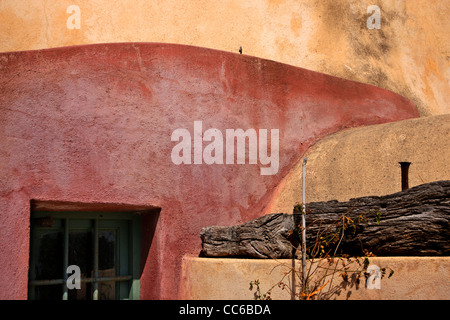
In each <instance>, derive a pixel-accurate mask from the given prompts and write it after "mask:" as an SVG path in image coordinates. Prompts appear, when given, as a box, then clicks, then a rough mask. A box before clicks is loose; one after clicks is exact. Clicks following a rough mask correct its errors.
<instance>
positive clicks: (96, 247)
mask: <svg viewBox="0 0 450 320" xmlns="http://www.w3.org/2000/svg"><path fill="white" fill-rule="evenodd" d="M94 278H98V219H94ZM93 289H94V291H93V293H92V300H98V282H96V281H94V288H93Z"/></svg>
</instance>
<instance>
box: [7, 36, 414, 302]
mask: <svg viewBox="0 0 450 320" xmlns="http://www.w3.org/2000/svg"><path fill="white" fill-rule="evenodd" d="M0 94H1V96H0V170H1V172H0V177H1V180H0V298H8V299H15V298H19V299H25V298H26V297H27V280H28V257H29V248H28V246H29V217H30V199H41V200H58V201H73V202H83V203H92V202H101V203H125V204H139V205H152V206H159V207H161V208H162V210H161V213H160V218H159V220H158V224H157V227H156V232H155V236H154V238H153V240H152V241H151V246H150V249H149V252H148V254H147V253H145V254H144V255H143V256H145V257H146V261H143V273H142V277H141V298H142V299H170V298H176V297H177V288H178V282H179V281H180V274H179V273H180V264H181V258H182V255H183V254H194V255H197V254H198V253H199V251H200V249H201V242H200V237H199V232H200V230H201V228H202V227H204V226H209V225H233V224H237V223H241V222H243V221H246V220H249V219H252V218H254V217H257V216H259V215H261V214H262V212H263V210H264V207H265V205H266V204H267V202H268V200H269V199H270V197H271V195H272V192H273V191H274V188H275V187H276V186H277V184H278V183H279V182H280V181H281V180H282V179H283V177H284V175H285V174H286V173H287V172H288V171H289V169H290V168H291V167H292V166H293V164H294V163H295V162H296V161H298V160H299V159H300V158H301V157H302V154H303V153H304V151H305V150H306V149H307V148H308V146H310V145H311V144H312V143H314V142H315V141H317V140H318V139H319V138H321V137H323V136H325V135H327V134H330V133H332V132H335V131H338V130H340V129H343V128H345V127H354V126H361V125H368V124H376V123H383V122H389V121H396V120H402V119H407V118H412V117H417V116H418V113H417V110H416V107H415V106H414V105H413V104H412V103H411V102H410V101H408V100H407V99H405V98H403V97H401V96H399V95H397V94H394V93H392V92H390V91H386V90H383V89H380V88H376V87H373V86H369V85H365V84H361V83H356V82H352V81H347V80H343V79H339V78H336V77H332V76H328V75H324V74H320V73H316V72H313V71H308V70H305V69H301V68H296V67H292V66H289V65H284V64H280V63H277V62H273V61H268V60H262V59H258V58H254V57H249V56H245V55H239V54H232V53H226V52H220V51H215V50H209V49H204V48H197V47H189V46H182V45H171V44H147V43H145V44H143V43H122V44H101V45H89V46H76V47H65V48H58V49H49V50H39V51H29V52H15V53H2V54H0ZM195 120H201V121H202V123H203V131H205V130H207V129H209V128H217V129H219V130H221V131H222V133H225V130H226V129H237V128H242V129H244V130H247V129H249V128H254V129H256V130H257V129H268V130H270V129H279V133H280V141H279V146H280V151H279V171H278V173H277V174H275V175H268V176H263V175H261V174H260V170H259V165H250V164H245V165H242V164H233V165H225V164H222V165H219V164H214V165H206V164H202V165H194V164H192V165H183V164H182V165H179V166H177V165H175V164H173V163H172V161H171V157H170V155H171V150H172V148H173V147H174V146H175V145H176V142H172V141H171V134H172V132H173V131H174V130H175V129H178V128H186V129H188V130H189V131H190V132H191V134H192V133H193V124H194V121H195ZM269 132H270V131H269ZM149 228H150V226H149V225H146V224H145V223H144V226H143V231H144V235H143V238H144V241H149V239H148V236H147V238H146V230H148V229H149ZM146 245H147V249H148V246H149V245H150V244H149V243H147V244H143V248H145V247H146ZM147 249H144V250H147Z"/></svg>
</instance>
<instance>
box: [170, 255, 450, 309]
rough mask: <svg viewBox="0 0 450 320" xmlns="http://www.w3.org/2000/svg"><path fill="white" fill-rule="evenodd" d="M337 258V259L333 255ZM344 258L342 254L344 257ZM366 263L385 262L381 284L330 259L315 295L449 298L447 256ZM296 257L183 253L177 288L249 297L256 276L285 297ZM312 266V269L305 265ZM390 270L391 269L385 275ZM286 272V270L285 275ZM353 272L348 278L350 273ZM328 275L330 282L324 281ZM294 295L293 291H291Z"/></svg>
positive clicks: (202, 295)
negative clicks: (368, 284)
mask: <svg viewBox="0 0 450 320" xmlns="http://www.w3.org/2000/svg"><path fill="white" fill-rule="evenodd" d="M336 260H337V259H336ZM345 260H346V259H344V262H345ZM345 263H346V264H345V265H346V266H347V267H348V268H349V270H363V272H365V271H366V269H364V267H363V266H364V263H363V259H362V258H361V259H360V260H358V261H355V260H353V262H352V263H350V264H349V263H347V262H345ZM293 265H294V266H295V268H296V269H295V270H296V272H297V273H296V277H295V278H296V280H294V282H293V281H292V276H291V275H292V273H291V270H292V267H293ZM317 265H318V262H315V263H314V264H313V265H312V267H311V263H310V261H308V262H307V268H308V270H311V271H315V270H318V271H316V272H315V273H314V275H313V276H311V278H310V281H311V282H310V283H311V284H313V283H315V282H316V281H320V278H321V277H322V275H320V276H318V275H319V274H320V270H321V269H316V267H317ZM369 265H376V266H378V267H379V268H386V273H385V276H384V277H383V278H382V279H381V282H380V289H368V288H367V287H366V281H365V277H364V276H361V278H360V282H359V284H358V282H356V277H355V276H353V275H352V273H350V272H349V273H348V274H349V276H348V279H349V281H347V282H345V281H344V280H343V278H342V276H341V273H342V270H343V266H342V261H341V262H339V263H336V262H333V264H332V265H331V267H332V269H333V270H334V268H337V270H338V271H337V272H332V271H329V273H328V274H329V275H330V276H329V277H326V278H324V281H323V282H319V283H320V284H321V285H319V286H318V287H322V285H323V284H325V283H327V285H326V286H325V287H324V288H323V289H322V290H321V291H319V292H320V296H316V297H315V298H316V299H317V298H320V299H330V300H448V299H449V298H450V289H449V283H450V257H371V258H369ZM300 266H301V260H295V261H294V264H293V261H292V260H286V259H281V260H271V259H269V260H263V259H220V258H196V257H188V256H186V257H184V258H183V267H182V279H183V281H182V282H181V283H180V289H179V298H180V299H194V300H195V299H200V300H202V299H212V300H214V299H216V300H221V299H223V300H228V299H230V300H251V299H253V294H254V292H255V291H256V287H253V290H249V283H250V281H255V280H259V282H260V290H261V293H266V292H267V291H268V290H269V289H270V288H272V287H273V289H272V290H271V298H272V299H274V300H290V299H291V290H290V289H292V288H295V293H297V294H298V293H299V274H298V270H299V268H300ZM320 266H321V267H324V268H325V267H328V268H329V267H330V266H329V265H328V263H327V262H321V264H320ZM310 267H311V269H310ZM391 270H393V271H394V273H393V275H392V276H391V277H390V278H388V276H389V274H390V272H391ZM286 274H287V275H286ZM352 277H353V278H352ZM280 281H282V282H283V283H284V284H285V285H286V287H285V289H284V290H283V289H282V287H281V286H278V285H277V284H278V283H279V282H280ZM328 281H329V282H328ZM296 299H298V296H296Z"/></svg>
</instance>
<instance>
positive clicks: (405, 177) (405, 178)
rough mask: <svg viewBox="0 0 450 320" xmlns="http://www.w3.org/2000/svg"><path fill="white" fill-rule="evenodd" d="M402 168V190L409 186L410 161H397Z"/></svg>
mask: <svg viewBox="0 0 450 320" xmlns="http://www.w3.org/2000/svg"><path fill="white" fill-rule="evenodd" d="M399 163H400V167H401V170H402V191H403V190H406V189H408V188H409V165H410V164H411V162H399Z"/></svg>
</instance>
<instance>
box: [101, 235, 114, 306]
mask: <svg viewBox="0 0 450 320" xmlns="http://www.w3.org/2000/svg"><path fill="white" fill-rule="evenodd" d="M98 254H99V255H98V269H99V270H98V276H99V277H114V276H115V275H116V231H115V230H100V231H99V232H98ZM115 293H116V286H115V283H114V281H110V282H100V283H99V284H98V298H99V300H112V299H115V297H116V294H115Z"/></svg>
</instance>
